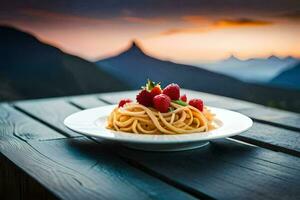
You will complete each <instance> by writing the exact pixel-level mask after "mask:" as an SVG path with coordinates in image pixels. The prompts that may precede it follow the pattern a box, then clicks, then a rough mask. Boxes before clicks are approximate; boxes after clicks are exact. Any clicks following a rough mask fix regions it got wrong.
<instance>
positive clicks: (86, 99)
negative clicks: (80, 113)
mask: <svg viewBox="0 0 300 200" xmlns="http://www.w3.org/2000/svg"><path fill="white" fill-rule="evenodd" d="M68 101H69V102H70V103H71V104H73V105H75V106H77V107H80V108H82V109H88V108H94V107H99V106H105V105H107V104H106V103H104V102H103V101H101V100H99V99H98V98H97V96H96V95H88V96H76V97H71V98H68Z"/></svg>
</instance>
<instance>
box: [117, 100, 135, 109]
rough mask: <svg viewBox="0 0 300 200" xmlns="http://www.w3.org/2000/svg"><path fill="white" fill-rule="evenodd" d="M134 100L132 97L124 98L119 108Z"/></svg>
mask: <svg viewBox="0 0 300 200" xmlns="http://www.w3.org/2000/svg"><path fill="white" fill-rule="evenodd" d="M130 102H132V100H131V99H122V100H121V101H120V102H119V108H120V107H123V106H124V105H125V104H126V103H130Z"/></svg>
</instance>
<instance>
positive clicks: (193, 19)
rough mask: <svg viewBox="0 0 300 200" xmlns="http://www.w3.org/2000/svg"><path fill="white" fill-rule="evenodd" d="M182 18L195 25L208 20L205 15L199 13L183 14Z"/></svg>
mask: <svg viewBox="0 0 300 200" xmlns="http://www.w3.org/2000/svg"><path fill="white" fill-rule="evenodd" d="M182 20H183V21H185V22H187V23H190V24H195V25H198V24H204V23H208V22H209V21H210V20H209V19H208V18H207V17H204V16H199V15H188V16H183V17H182Z"/></svg>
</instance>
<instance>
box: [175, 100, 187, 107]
mask: <svg viewBox="0 0 300 200" xmlns="http://www.w3.org/2000/svg"><path fill="white" fill-rule="evenodd" d="M172 102H174V103H176V104H178V105H181V106H187V105H188V104H187V103H186V102H184V101H181V100H173V101H172Z"/></svg>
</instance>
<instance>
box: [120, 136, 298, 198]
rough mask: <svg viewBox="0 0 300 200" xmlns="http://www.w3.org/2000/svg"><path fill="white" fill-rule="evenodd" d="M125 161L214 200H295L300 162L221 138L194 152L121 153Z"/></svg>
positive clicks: (294, 158)
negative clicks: (214, 199)
mask: <svg viewBox="0 0 300 200" xmlns="http://www.w3.org/2000/svg"><path fill="white" fill-rule="evenodd" d="M119 153H120V154H121V156H123V157H124V159H127V160H128V162H131V163H132V164H135V165H136V166H139V167H140V168H143V169H144V170H145V171H148V172H149V173H153V174H154V175H156V176H157V177H160V178H162V179H164V180H166V181H170V180H171V181H173V182H175V183H177V184H179V185H185V186H186V187H189V188H190V189H191V190H196V191H199V192H202V193H205V194H207V195H208V196H210V197H213V198H216V199H278V198H280V199H299V197H300V185H299V183H300V175H299V172H300V158H296V157H293V156H289V155H286V154H282V153H278V152H273V151H269V150H266V149H263V148H259V147H254V146H249V145H245V144H240V143H238V142H235V141H229V140H219V141H216V142H212V143H211V144H210V145H208V146H206V147H204V148H200V149H197V150H192V151H184V152H176V153H175V152H171V153H154V152H140V151H134V150H129V149H127V150H126V149H120V150H119Z"/></svg>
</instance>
